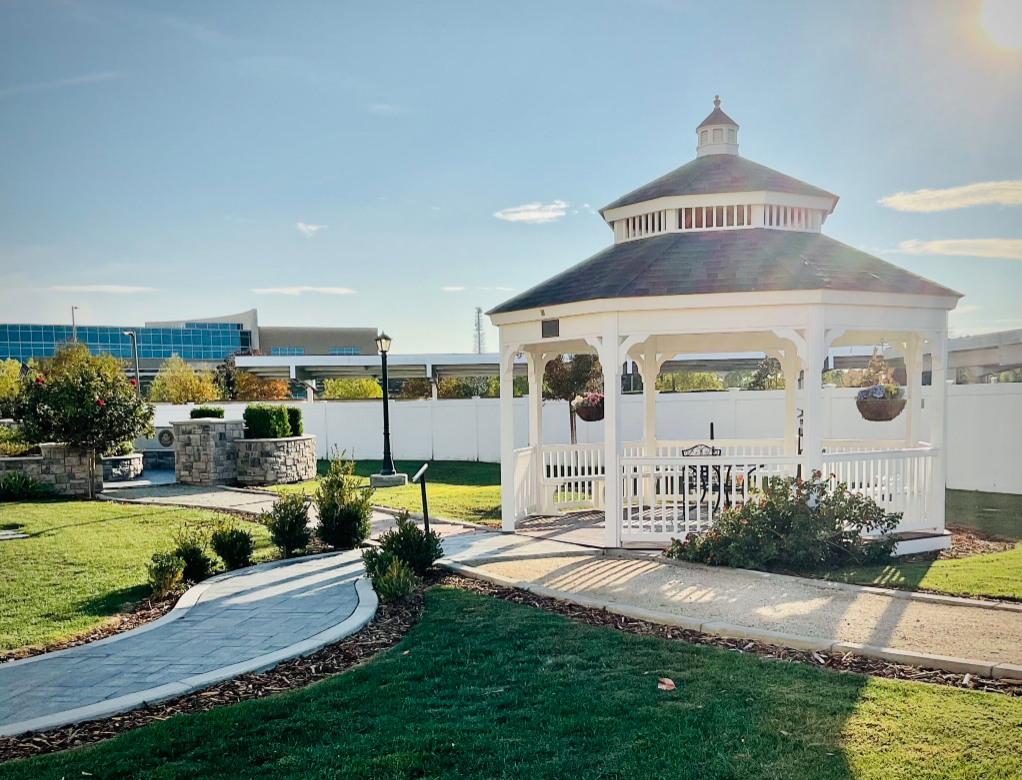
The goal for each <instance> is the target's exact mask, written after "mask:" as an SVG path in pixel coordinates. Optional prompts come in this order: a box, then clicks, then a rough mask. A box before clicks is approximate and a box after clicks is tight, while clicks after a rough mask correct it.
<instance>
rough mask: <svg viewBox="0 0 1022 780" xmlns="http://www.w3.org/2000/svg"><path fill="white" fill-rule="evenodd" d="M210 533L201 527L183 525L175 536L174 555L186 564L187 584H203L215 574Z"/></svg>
mask: <svg viewBox="0 0 1022 780" xmlns="http://www.w3.org/2000/svg"><path fill="white" fill-rule="evenodd" d="M208 550H209V532H208V531H207V529H206V528H204V527H202V526H200V525H181V526H179V527H178V529H177V531H176V532H175V534H174V555H176V556H177V557H178V558H180V559H181V561H182V563H183V564H184V571H183V572H182V574H183V577H184V579H185V581H186V582H202V581H203V580H204V579H206V578H208V577H209V575H210V574H212V573H213V559H212V558H211V557H210V555H209V552H208Z"/></svg>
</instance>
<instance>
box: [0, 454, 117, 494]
mask: <svg viewBox="0 0 1022 780" xmlns="http://www.w3.org/2000/svg"><path fill="white" fill-rule="evenodd" d="M39 450H40V452H41V453H42V454H41V455H30V456H28V457H23V458H0V477H2V476H3V475H4V474H9V473H11V472H15V471H17V472H21V473H22V474H24V475H25V476H26V477H31V478H32V479H37V480H39V481H40V482H42V483H43V484H44V485H48V486H49V487H50V489H51V490H52V491H53V492H54V493H56V494H57V495H60V496H70V497H73V498H87V497H88V496H89V455H88V453H87V452H86V451H85V450H79V449H74V448H73V447H68V446H67V445H66V444H40V445H39ZM102 489H103V470H102V469H101V468H99V467H98V466H97V468H96V482H95V490H96V492H97V493H98V492H99V491H101V490H102Z"/></svg>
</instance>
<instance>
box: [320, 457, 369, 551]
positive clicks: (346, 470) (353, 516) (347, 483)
mask: <svg viewBox="0 0 1022 780" xmlns="http://www.w3.org/2000/svg"><path fill="white" fill-rule="evenodd" d="M372 495H373V489H372V488H371V487H369V486H368V485H362V484H361V481H360V480H359V478H358V477H356V476H355V463H354V461H350V460H345V459H344V453H343V452H342V453H340V454H339V455H338V454H337V453H336V452H335V454H334V457H333V458H331V459H330V470H329V471H328V472H327V473H326V475H325V476H324V477H323V479H322V480H320V483H319V487H318V488H317V490H316V496H315V499H314V500H315V501H316V508H317V509H318V510H319V528H318V529H317V530H316V535H317V536H318V537H319V538H320V540H322V541H323V543H324V544H327V545H329V546H330V547H333V548H335V549H338V550H350V549H351V548H353V547H358V546H359V545H360V544H362V542H364V541H365V540H366V539H368V538H369V531H370V519H371V517H372V513H373V508H372V504H371V503H370V501H371V500H372Z"/></svg>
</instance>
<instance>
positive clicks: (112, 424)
mask: <svg viewBox="0 0 1022 780" xmlns="http://www.w3.org/2000/svg"><path fill="white" fill-rule="evenodd" d="M16 413H17V416H18V419H20V420H21V421H22V430H23V432H24V435H25V436H26V438H27V439H28V440H29V441H32V442H45V441H56V442H64V443H66V444H69V445H71V446H73V447H78V448H80V449H84V450H86V451H87V452H88V453H89V458H90V474H95V468H96V451H97V450H99V451H100V452H103V451H105V450H107V449H108V448H110V447H112V446H113V445H115V444H119V443H121V442H123V441H131V440H133V439H135V438H137V437H139V436H151V435H152V434H153V417H154V415H155V410H154V409H153V405H152V404H150V403H146V402H145V401H144V400H142V397H141V394H140V393H139V392H138V387H137V386H136V384H135V380H134V379H128V377H127V375H126V374H125V364H124V363H123V361H121V360H118V359H117V358H115V357H112V356H110V355H93V354H91V353H90V352H89V350H88V347H86V346H85V345H83V344H77V343H73V344H68V345H66V346H63V347H61V348H60V349H58V350H57V353H56V354H55V355H54V356H53V357H51V358H46V359H44V360H43V361H41V364H40V368H39V369H32V370H30V371H29V372H27V373H26V374H25V375H24V376H23V377H22V380H21V390H20V393H19V395H18V402H17V407H16ZM93 481H94V479H92V480H90V485H89V494H90V496H91V495H92V488H93V485H92V482H93Z"/></svg>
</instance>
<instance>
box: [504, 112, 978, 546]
mask: <svg viewBox="0 0 1022 780" xmlns="http://www.w3.org/2000/svg"><path fill="white" fill-rule="evenodd" d="M714 105H715V108H714V110H713V112H712V113H711V114H710V115H709V116H708V117H707V118H706V120H705V121H704V122H703V123H702V124H700V125H699V127H698V128H697V129H696V133H697V137H698V146H697V149H696V158H695V159H694V160H693V161H692V162H690V163H688V164H687V165H683V166H682V167H681V168H678V169H677V170H675V171H672V172H671V173H668V174H667V175H665V176H662V177H661V178H659V179H657V180H656V181H653V182H651V183H649V184H647V185H645V186H643V187H640V188H639V189H637V190H635V191H633V192H631V193H629V194H628V195H625V196H624V197H622V198H619V199H618V200H616V201H615V202H613V203H612V204H610V205H609V206H607V207H606V208H604V209H603V210H602V211H601V214H602V216H603V218H604V219H605V220H606V222H607V224H608V225H609V226H610V227H611V228H612V229H613V231H614V243H613V245H612V246H610V247H608V248H607V249H605V250H603V251H601V252H599V253H597V254H596V255H594V256H593V257H590V258H589V259H588V260H586V261H584V262H582V263H580V264H578V265H576V266H574V267H572V268H570V269H568V270H567V271H564V272H563V273H561V274H558V275H557V276H554V277H553V278H551V279H549V280H547V281H545V282H543V283H542V284H540V285H538V286H536V287H534V288H532V289H531V290H528V291H526V292H524V293H522V294H520V295H518V296H516V297H514V298H512V299H511V300H509V301H507V302H506V303H504V304H502V305H500V306H498V307H496V308H495V309H493V310H492V311H490V312H489V316H490V318H491V320H492V322H493V324H494V325H495V326H497V327H498V328H499V330H500V359H501V365H500V399H501V406H500V413H501V495H502V525H503V528H504V530H506V531H514V530H515V527H516V524H517V523H521V522H522V521H524V520H526V519H527V518H530V517H535V516H550V517H554V516H560V515H561V513H563V512H565V511H566V510H568V511H571V510H580V509H586V510H589V511H590V512H591V511H594V510H595V511H600V510H602V511H603V512H604V513H605V514H604V522H603V545H604V546H606V547H620V546H625V545H636V546H656V545H661V544H663V543H665V542H667V541H669V540H670V539H672V538H683V537H684V536H685V535H686V534H688V533H690V532H692V531H696V530H702V529H705V528H706V527H708V526H709V525H710V524H712V522H713V520H714V517H715V516H716V515H717V514H718V513H719V512H720V511H721V509H722V508H723V507H725V506H728V505H732V504H734V503H736V502H739V501H741V500H743V499H744V497H745V496H746V495H747V494H748V491H749V490H750V489H752V488H755V487H757V486H758V485H759V484H761V482H762V480H763V479H764V478H765V477H767V476H773V475H789V474H796V473H799V472H800V470H801V473H808V472H809V470H812V469H820V470H821V471H822V472H823V473H824V474H828V475H829V474H831V473H833V474H835V475H836V477H835V478H836V479H837V480H839V481H842V482H846V483H847V484H848V485H849V487H850V488H851V489H852V490H856V491H862V492H865V493H868V494H869V495H870V496H872V497H873V498H874V499H875V500H876V501H877V502H879V503H880V504H881V505H882V506H884V507H885V508H886V509H887V510H888V511H898V512H902V513H903V514H904V517H903V521H902V524H901V527H900V528H899V532H900V533H902V534H903V537H902V538H903V539H906V540H913V541H914V543H913V544H911V545H903V546H902V547H901V550H902V551H908V550H909V549H911V550H914V551H918V550H921V549H933V548H936V547H941V546H946V544H947V540H946V536H945V532H944V483H945V463H946V461H945V458H944V452H943V449H942V448H943V446H944V435H945V430H946V423H945V408H946V395H947V391H946V373H947V315H948V311H949V310H951V309H953V308H954V307H955V305H956V303H957V301H958V298H959V297H960V295H959V294H958V293H956V292H954V291H953V290H949V289H947V288H944V287H941V286H940V285H938V284H935V283H934V282H931V281H928V280H926V279H923V278H921V277H918V276H915V275H914V274H911V273H909V272H908V271H905V270H903V269H901V268H898V267H897V266H894V265H891V264H890V263H887V262H885V261H883V260H881V259H879V258H876V257H873V256H871V255H868V254H866V253H864V252H861V251H859V250H857V249H854V248H852V247H849V246H846V245H845V244H842V243H840V242H838V241H835V240H834V239H831V238H828V237H827V236H825V235H824V234H823V233H822V232H821V229H822V226H823V224H824V222H825V221H826V219H827V217H828V215H829V214H831V213H832V212H833V210H834V207H835V206H836V204H837V200H838V198H837V196H836V195H832V194H831V193H829V192H825V191H824V190H821V189H818V188H816V187H813V186H810V185H808V184H806V183H804V182H801V181H798V180H796V179H793V178H791V177H788V176H785V175H784V174H781V173H778V172H776V171H773V170H771V169H769V168H765V167H763V166H761V165H758V164H756V163H753V162H751V161H749V160H746V159H744V158H742V157H740V156H739V154H738V125H737V124H736V123H735V122H733V121H732V120H731V119H730V118H729V117H728V116H727V115H726V114H725V113H724V112H723V111H721V109H720V101H719V99H718V100H715V101H714ZM927 342H929V351H930V354H931V355H932V365H931V369H932V371H931V376H932V378H931V384H932V394H931V396H930V399H929V403H930V404H931V406H930V408H929V409H928V410H927V411H928V412H929V417H930V421H931V423H930V426H929V427H930V434H929V436H928V438H929V441H922V440H921V437H920V430H921V428H920V416H921V415H920V412H921V403H922V393H921V387H922V379H923V371H922V353H923V348H924V346H925V345H926V343H927ZM876 344H885V345H887V346H889V347H891V348H893V349H896V350H897V351H899V352H900V353H901V354H902V355H903V356H904V360H905V367H906V371H907V377H908V381H907V387H906V395H907V398H908V404H907V407H906V409H905V411H904V412H903V415H904V416H905V418H906V428H905V430H906V434H905V437H904V439H903V440H898V441H890V440H868V441H829V440H825V439H824V438H823V395H822V372H823V371H824V369H825V361H826V359H827V355H828V352H829V350H830V349H831V348H832V347H841V346H852V345H867V346H871V345H876ZM586 352H588V353H595V354H597V355H598V356H599V360H600V364H601V366H602V367H603V373H604V392H605V418H604V425H603V431H604V441H603V443H602V444H582V445H574V446H572V445H557V446H551V445H545V444H544V442H543V415H542V403H543V401H542V378H543V373H544V369H545V367H546V364H547V362H548V361H549V360H551V359H552V358H553V357H555V356H557V355H562V354H576V353H586ZM729 352H735V353H737V352H741V353H748V352H762V353H763V354H765V355H768V356H774V357H776V358H777V359H778V360H779V361H780V364H781V367H782V369H783V372H784V379H785V426H784V431H785V435H784V438H783V439H776V440H770V439H766V440H716V441H714V442H708V441H707V440H705V439H703V440H699V441H660V440H658V439H657V436H656V390H655V385H656V382H655V380H656V377H657V375H658V373H659V371H660V368H661V366H662V365H663V364H664V363H665V362H666V361H668V360H675V359H682V360H683V359H684V356H685V355H687V354H705V353H729ZM520 354H524V355H525V357H526V359H527V363H528V376H529V394H528V409H529V445H528V446H527V447H524V448H521V449H517V450H516V449H515V448H514V441H513V433H514V427H513V425H514V424H513V414H514V405H513V402H512V371H513V362H514V360H515V357H516V356H517V355H520ZM628 361H633V362H634V363H635V364H636V365H637V366H638V367H639V369H640V371H641V374H642V384H643V388H644V391H643V392H644V394H645V416H644V432H643V438H642V440H641V441H622V437H621V433H620V431H621V397H620V396H621V375H622V371H623V366H624V365H625V364H626V362H628ZM800 378H801V389H799V380H800ZM799 410H801V412H802V420H801V423H802V430H801V435H799ZM800 443H801V452H799V444H800ZM699 444H703V445H707V446H706V447H704V448H702V451H704V452H707V454H694V453H693V452H692V447H694V446H696V445H699ZM696 452H697V453H698V452H699V450H696Z"/></svg>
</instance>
